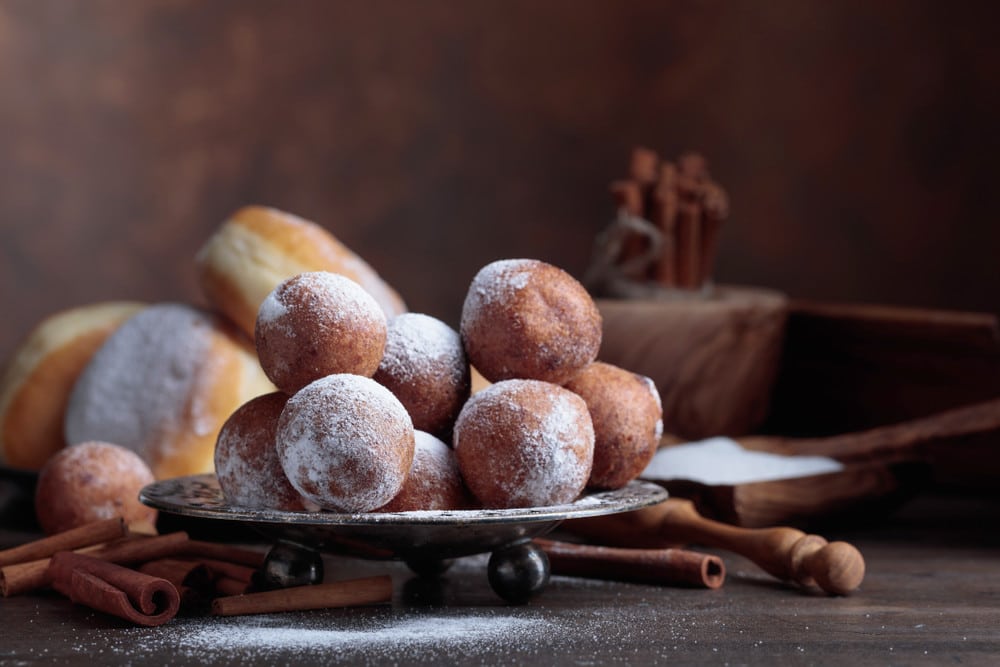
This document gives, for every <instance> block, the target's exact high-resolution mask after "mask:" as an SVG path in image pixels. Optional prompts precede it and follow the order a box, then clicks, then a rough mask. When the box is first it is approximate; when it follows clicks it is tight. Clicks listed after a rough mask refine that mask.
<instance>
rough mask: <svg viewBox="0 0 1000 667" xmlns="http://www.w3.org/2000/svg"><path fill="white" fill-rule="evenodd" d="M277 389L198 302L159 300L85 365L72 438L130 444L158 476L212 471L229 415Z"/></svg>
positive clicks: (71, 418) (73, 399) (245, 345)
mask: <svg viewBox="0 0 1000 667" xmlns="http://www.w3.org/2000/svg"><path fill="white" fill-rule="evenodd" d="M271 391H274V386H273V385H272V384H271V383H270V382H268V381H267V378H266V377H265V376H264V373H263V372H262V371H261V369H260V365H259V364H258V363H257V359H256V357H255V355H254V354H253V350H252V348H251V347H250V345H249V342H248V341H246V340H245V339H244V337H243V336H242V335H241V334H240V333H239V332H238V331H236V329H235V328H234V327H232V326H231V325H230V324H228V323H227V322H225V321H224V320H222V318H220V317H217V316H215V315H212V314H210V313H208V312H205V311H202V310H199V309H197V308H193V307H191V306H186V305H182V304H158V305H154V306H150V307H149V308H146V309H145V310H143V311H142V312H140V313H139V314H137V315H135V316H133V317H132V318H131V319H129V320H128V321H127V322H125V323H124V324H123V325H121V326H120V327H119V328H118V330H117V331H115V333H114V334H112V335H111V336H110V337H109V338H108V339H107V340H106V341H105V342H104V345H102V346H101V348H100V349H99V350H98V351H97V353H96V354H94V356H93V358H92V359H91V360H90V363H89V364H87V367H86V368H85V369H84V371H83V373H82V374H81V375H80V378H79V379H78V380H77V382H76V385H75V386H74V387H73V392H72V394H71V395H70V399H69V405H68V407H67V409H66V421H65V433H66V441H67V442H68V443H70V444H75V443H80V442H86V441H88V440H101V441H104V442H114V443H116V444H118V445H121V446H123V447H127V448H128V449H131V450H132V451H134V452H136V453H137V454H138V455H139V456H140V457H142V459H143V460H144V461H146V463H147V464H149V467H150V468H151V469H152V470H153V474H154V475H156V477H157V478H158V479H162V478H166V477H176V476H179V475H189V474H194V473H201V472H210V471H211V470H212V469H213V455H214V451H215V440H216V438H217V437H218V434H219V429H220V428H221V427H222V424H223V422H225V421H226V419H227V418H228V417H229V415H230V414H232V412H233V411H234V410H235V409H236V408H238V407H239V406H240V405H242V404H243V403H245V402H246V401H248V400H249V399H250V398H252V397H254V396H258V395H260V394H265V393H268V392H271Z"/></svg>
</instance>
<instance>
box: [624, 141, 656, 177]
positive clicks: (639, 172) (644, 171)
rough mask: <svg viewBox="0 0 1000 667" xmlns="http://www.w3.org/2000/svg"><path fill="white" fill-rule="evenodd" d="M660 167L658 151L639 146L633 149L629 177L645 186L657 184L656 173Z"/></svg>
mask: <svg viewBox="0 0 1000 667" xmlns="http://www.w3.org/2000/svg"><path fill="white" fill-rule="evenodd" d="M659 167H660V156H659V155H657V154H656V151H654V150H652V149H649V148H643V147H642V146H638V147H636V148H633V149H632V158H631V160H630V161H629V167H628V173H629V177H630V178H632V179H633V180H635V181H638V182H639V183H640V184H641V185H643V186H649V185H652V184H653V183H656V172H657V171H658V170H659Z"/></svg>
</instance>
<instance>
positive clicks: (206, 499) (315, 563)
mask: <svg viewBox="0 0 1000 667" xmlns="http://www.w3.org/2000/svg"><path fill="white" fill-rule="evenodd" d="M666 498H667V492H666V491H665V490H664V489H663V488H662V487H660V486H658V485H656V484H651V483H649V482H641V481H634V482H631V483H629V484H628V485H627V486H625V487H624V488H621V489H617V490H614V491H601V492H596V493H591V494H588V495H585V496H582V497H581V498H579V499H578V500H576V501H575V502H572V503H567V504H564V505H551V506H548V507H526V508H518V509H476V510H440V511H430V510H426V511H412V512H386V513H380V512H369V513H361V514H341V513H335V512H286V511H281V510H269V509H251V508H246V507H236V506H232V505H229V504H228V503H227V502H226V499H225V496H224V495H223V494H222V490H221V489H220V488H219V483H218V480H217V479H216V477H215V475H213V474H204V475H192V476H188V477H178V478H175V479H167V480H162V481H159V482H155V483H153V484H150V485H149V486H147V487H145V488H144V489H143V490H142V491H141V493H140V494H139V499H140V500H141V501H142V502H143V503H145V504H146V505H149V506H150V507H153V508H156V509H157V510H159V511H161V512H168V513H172V514H176V515H180V516H186V517H194V518H200V519H213V520H221V521H236V522H240V523H242V524H245V525H248V526H250V527H252V528H254V529H255V530H257V531H258V532H260V533H262V534H263V535H265V536H266V537H268V538H271V539H274V540H276V544H275V546H274V547H272V549H271V552H270V553H269V554H268V557H267V561H266V562H265V565H264V570H263V573H262V575H263V580H264V583H265V584H266V585H269V586H288V585H296V584H302V583H309V582H312V581H317V580H320V579H322V560H321V559H320V558H319V552H330V553H338V554H344V555H351V556H358V557H361V558H376V559H398V560H403V561H405V562H406V563H407V564H408V565H409V566H410V567H411V569H413V570H414V571H415V572H417V573H418V574H424V575H428V574H435V573H440V572H443V571H444V569H446V567H447V562H448V560H449V559H452V558H458V557H461V556H470V555H473V554H479V553H491V556H490V562H489V579H490V584H491V585H492V586H493V589H494V590H495V591H496V592H497V593H498V594H499V595H500V596H501V597H503V598H504V599H506V600H508V601H511V602H520V601H524V600H526V599H527V598H528V597H530V596H531V595H533V594H534V593H537V592H538V591H540V590H541V589H542V588H544V586H545V584H546V583H547V581H548V576H549V567H548V559H547V558H546V556H545V554H544V553H543V552H542V551H541V549H539V548H538V547H536V546H535V545H534V544H532V542H531V538H533V537H538V536H540V535H544V534H545V533H547V532H549V531H550V530H552V529H553V528H555V527H556V526H558V525H559V524H560V523H562V522H563V521H565V520H566V519H577V518H584V517H590V516H598V515H604V514H616V513H620V512H629V511H632V510H636V509H640V508H642V507H647V506H649V505H655V504H657V503H660V502H662V501H664V500H666Z"/></svg>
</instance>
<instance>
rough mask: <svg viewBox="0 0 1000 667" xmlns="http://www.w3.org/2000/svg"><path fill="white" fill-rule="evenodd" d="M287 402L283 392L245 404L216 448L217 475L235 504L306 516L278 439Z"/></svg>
mask: <svg viewBox="0 0 1000 667" xmlns="http://www.w3.org/2000/svg"><path fill="white" fill-rule="evenodd" d="M287 402H288V395H287V394H283V393H281V392H274V393H271V394H264V395H263V396H258V397H257V398H253V399H251V400H250V401H248V402H247V403H244V404H243V405H241V406H240V407H239V408H237V410H236V412H234V413H233V414H232V415H230V416H229V419H227V420H226V423H225V424H223V425H222V430H221V431H219V439H218V441H217V442H216V444H215V474H216V476H217V477H218V478H219V486H220V487H221V488H222V493H223V494H224V495H225V496H226V501H227V502H228V503H229V504H230V505H236V506H239V507H253V508H257V509H276V510H285V511H290V512H301V511H303V510H305V509H306V507H305V505H304V504H303V502H302V496H300V495H299V492H298V491H296V490H295V488H294V487H293V486H292V485H291V484H289V483H288V479H287V478H286V477H285V471H284V470H283V469H282V468H281V461H280V460H278V449H277V446H276V445H275V434H276V433H277V430H278V418H279V417H281V411H282V410H283V409H284V408H285V403H287Z"/></svg>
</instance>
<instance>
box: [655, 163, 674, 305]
mask: <svg viewBox="0 0 1000 667" xmlns="http://www.w3.org/2000/svg"><path fill="white" fill-rule="evenodd" d="M678 204H679V200H678V197H677V167H675V166H674V165H673V164H672V163H670V162H664V163H663V165H662V166H661V167H660V175H659V179H658V180H657V182H656V187H655V188H654V189H653V196H652V211H651V214H650V217H651V218H652V220H651V222H652V223H653V224H655V225H656V226H657V227H658V228H659V230H660V234H661V235H662V236H663V247H662V250H661V255H660V260H659V261H658V262H657V264H656V266H655V267H654V277H655V278H656V280H657V282H659V283H660V284H661V285H663V286H664V287H676V286H677V210H678Z"/></svg>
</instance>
